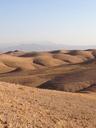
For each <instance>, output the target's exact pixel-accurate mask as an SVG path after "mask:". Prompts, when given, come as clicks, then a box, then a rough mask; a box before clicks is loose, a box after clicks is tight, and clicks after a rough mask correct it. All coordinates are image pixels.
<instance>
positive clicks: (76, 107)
mask: <svg viewBox="0 0 96 128" xmlns="http://www.w3.org/2000/svg"><path fill="white" fill-rule="evenodd" d="M0 128H96V94H95V93H89V94H87V93H86V94H79V93H78V94H77V93H65V92H59V91H58V92H56V91H48V90H40V89H35V88H31V87H24V86H20V85H15V84H7V83H3V82H1V83H0Z"/></svg>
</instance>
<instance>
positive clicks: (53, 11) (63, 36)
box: [0, 0, 96, 45]
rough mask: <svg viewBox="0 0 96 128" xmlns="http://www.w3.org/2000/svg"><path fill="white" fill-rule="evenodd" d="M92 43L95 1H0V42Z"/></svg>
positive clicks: (95, 39) (94, 38)
mask: <svg viewBox="0 0 96 128" xmlns="http://www.w3.org/2000/svg"><path fill="white" fill-rule="evenodd" d="M35 41H38V42H39V41H40V42H44V41H50V42H56V43H64V44H68V45H95V44H96V0H0V43H3V44H4V43H12V44H13V43H16V42H35Z"/></svg>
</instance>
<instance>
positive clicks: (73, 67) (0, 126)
mask: <svg viewBox="0 0 96 128" xmlns="http://www.w3.org/2000/svg"><path fill="white" fill-rule="evenodd" d="M0 128H96V50H95V49H88V50H55V51H46V52H25V51H18V50H15V51H9V52H6V53H0Z"/></svg>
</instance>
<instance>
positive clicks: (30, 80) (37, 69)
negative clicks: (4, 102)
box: [0, 49, 96, 92]
mask: <svg viewBox="0 0 96 128" xmlns="http://www.w3.org/2000/svg"><path fill="white" fill-rule="evenodd" d="M95 51H96V50H94V49H92V50H85V51H84V50H55V51H48V52H47V51H46V52H24V51H23V52H22V51H18V50H15V51H13V52H12V51H10V52H7V53H5V54H1V55H0V66H1V68H0V81H5V82H10V83H16V84H17V83H19V84H22V85H26V86H32V87H39V88H45V89H54V90H62V91H69V92H70V91H71V92H78V91H80V92H81V91H83V89H84V90H87V88H88V90H89V89H90V90H93V89H91V88H94V89H95V87H93V86H92V85H95V76H96V73H95V71H96V66H95V65H96V59H95Z"/></svg>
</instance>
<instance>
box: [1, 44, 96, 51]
mask: <svg viewBox="0 0 96 128" xmlns="http://www.w3.org/2000/svg"><path fill="white" fill-rule="evenodd" d="M95 48H96V46H92V45H91V46H86V45H85V46H80V45H66V44H60V43H53V42H43V43H42V42H35V43H18V44H16V43H15V44H6V45H4V44H1V46H0V51H1V52H4V51H11V50H25V51H49V50H57V49H95Z"/></svg>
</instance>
